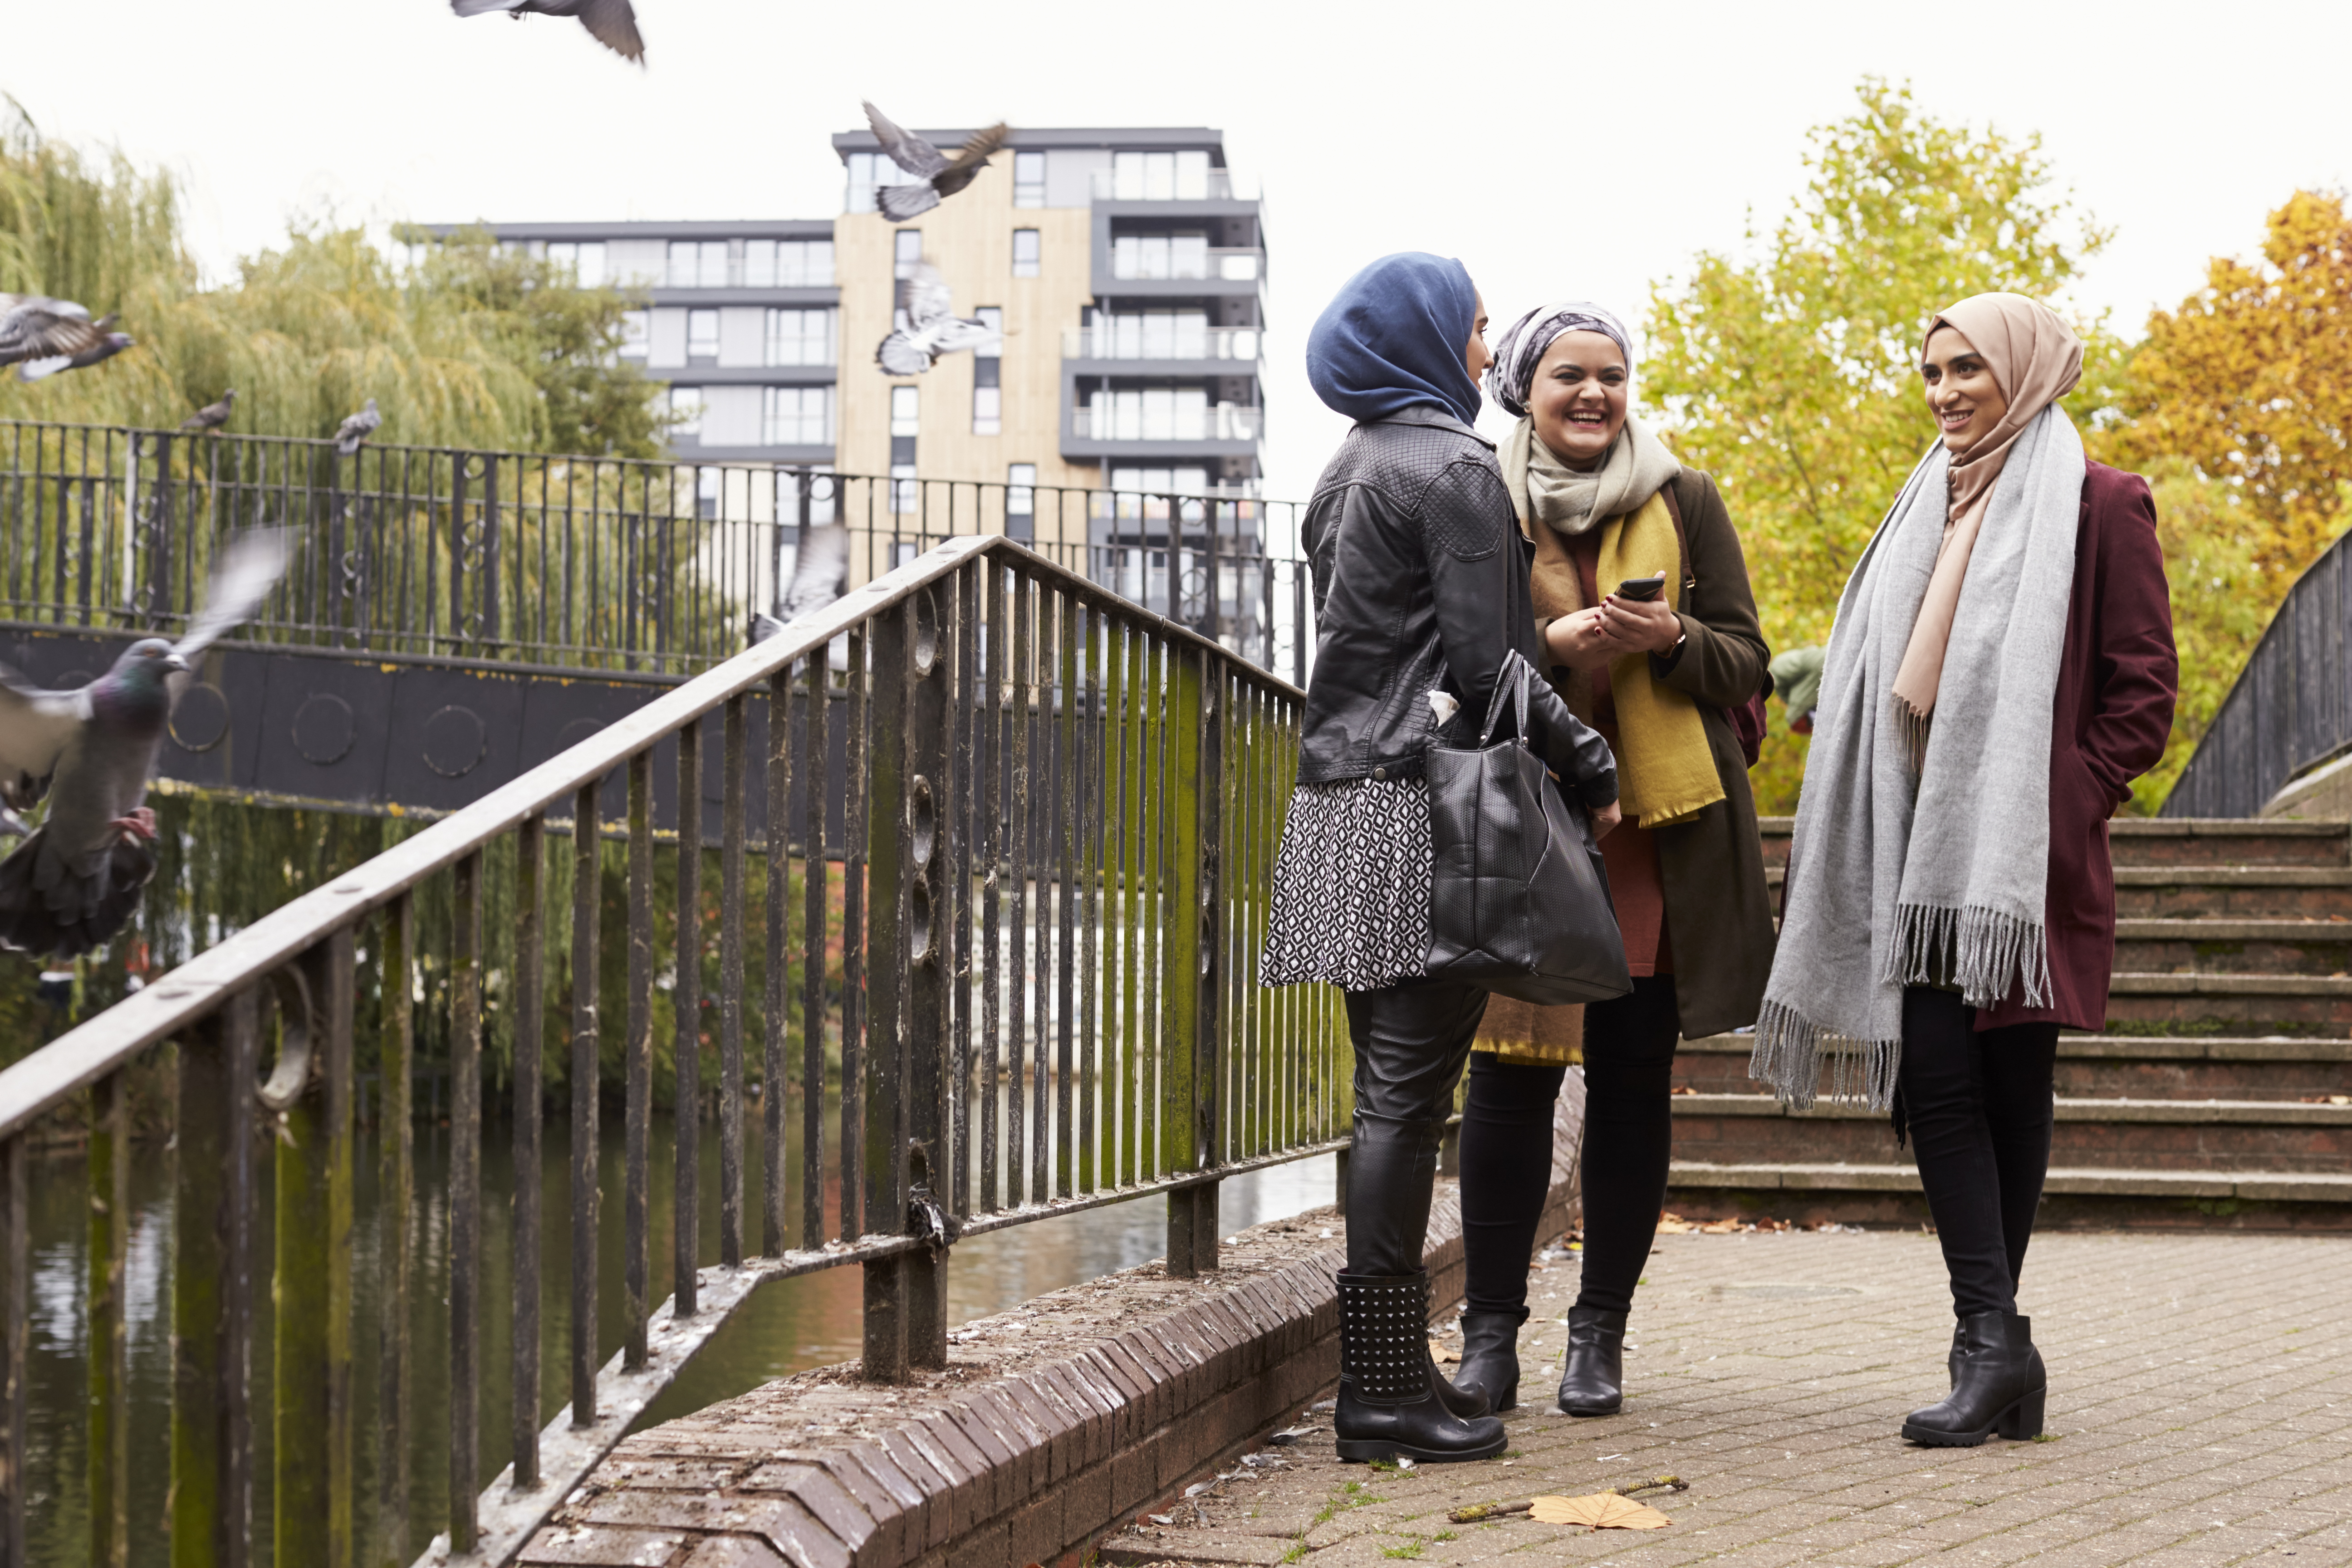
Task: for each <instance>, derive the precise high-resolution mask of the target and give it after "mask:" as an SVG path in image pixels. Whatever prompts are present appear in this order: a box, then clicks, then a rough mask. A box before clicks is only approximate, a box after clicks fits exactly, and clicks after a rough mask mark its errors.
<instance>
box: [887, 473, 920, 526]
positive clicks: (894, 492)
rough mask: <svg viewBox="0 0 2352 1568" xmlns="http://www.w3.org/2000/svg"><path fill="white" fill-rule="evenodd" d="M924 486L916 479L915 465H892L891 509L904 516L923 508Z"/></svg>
mask: <svg viewBox="0 0 2352 1568" xmlns="http://www.w3.org/2000/svg"><path fill="white" fill-rule="evenodd" d="M922 488H923V487H922V486H921V485H920V484H918V483H917V482H916V480H915V465H914V464H912V463H893V464H891V465H890V510H892V511H893V512H895V513H897V514H898V515H899V516H901V517H904V516H907V515H908V514H909V513H912V512H918V511H920V510H923V498H922V493H921V492H922Z"/></svg>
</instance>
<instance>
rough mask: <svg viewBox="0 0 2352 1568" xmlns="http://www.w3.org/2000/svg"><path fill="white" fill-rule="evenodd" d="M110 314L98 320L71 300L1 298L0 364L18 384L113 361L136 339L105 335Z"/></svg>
mask: <svg viewBox="0 0 2352 1568" xmlns="http://www.w3.org/2000/svg"><path fill="white" fill-rule="evenodd" d="M112 325H114V318H113V317H112V316H105V317H101V318H100V319H99V320H98V321H91V320H90V319H89V310H85V309H84V308H83V307H81V306H79V305H77V304H75V303H74V302H73V301H72V300H52V299H50V298H48V297H47V295H43V294H0V365H9V364H13V365H15V366H16V379H17V380H19V381H39V380H40V379H41V378H42V377H44V376H50V375H55V374H58V372H59V371H61V370H80V369H83V368H84V367H85V366H89V365H93V364H96V363H99V362H100V360H109V359H112V358H113V357H114V356H115V355H116V354H119V353H121V352H122V351H123V350H124V349H127V348H129V347H131V345H132V343H133V342H134V341H135V340H134V339H132V338H131V334H129V333H128V332H110V331H107V330H106V329H107V328H109V327H110V326H112Z"/></svg>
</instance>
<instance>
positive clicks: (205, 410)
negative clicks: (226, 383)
mask: <svg viewBox="0 0 2352 1568" xmlns="http://www.w3.org/2000/svg"><path fill="white" fill-rule="evenodd" d="M235 404H236V387H234V386H232V387H230V388H229V389H228V390H227V391H226V392H224V393H222V394H221V399H220V401H219V402H218V403H207V404H205V405H204V406H203V407H202V408H199V409H197V410H196V411H195V412H194V414H191V415H189V416H187V417H186V418H185V419H183V420H181V421H180V428H181V429H183V430H217V429H219V428H220V427H221V426H224V425H226V424H227V423H228V411H229V409H230V408H231V407H232V406H233V405H235Z"/></svg>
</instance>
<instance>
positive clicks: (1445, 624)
mask: <svg viewBox="0 0 2352 1568" xmlns="http://www.w3.org/2000/svg"><path fill="white" fill-rule="evenodd" d="M1305 532H1306V542H1307V554H1308V556H1309V558H1310V559H1311V560H1312V561H1313V563H1314V567H1315V612H1316V633H1317V644H1316V655H1315V674H1314V677H1313V679H1310V680H1309V681H1308V682H1307V721H1306V735H1305V738H1304V739H1303V741H1302V742H1301V743H1300V746H1299V762H1298V782H1299V783H1301V784H1330V783H1334V782H1336V781H1339V780H1341V779H1360V778H1410V777H1412V776H1414V775H1416V774H1418V773H1420V772H1421V755H1422V751H1423V748H1424V747H1426V746H1427V745H1428V744H1429V743H1430V742H1431V741H1433V740H1434V739H1436V738H1437V732H1438V726H1437V720H1436V716H1435V714H1434V713H1433V712H1432V710H1431V709H1430V706H1429V700H1428V697H1427V693H1428V692H1429V691H1430V690H1431V689H1432V688H1438V687H1442V688H1444V689H1445V690H1447V691H1450V692H1452V693H1453V694H1454V697H1455V698H1457V699H1458V700H1460V701H1461V704H1462V709H1461V712H1460V713H1459V714H1458V715H1457V716H1456V717H1455V719H1454V723H1453V725H1452V727H1451V729H1450V731H1448V737H1447V738H1448V739H1449V741H1450V742H1452V743H1454V744H1456V745H1465V744H1475V741H1476V737H1477V733H1478V729H1479V726H1480V724H1481V723H1482V722H1483V721H1484V720H1485V718H1486V705H1487V701H1488V699H1489V698H1490V697H1491V696H1492V695H1493V693H1494V690H1495V680H1496V674H1497V672H1498V670H1499V669H1500V668H1501V665H1502V662H1503V656H1504V655H1505V654H1506V653H1507V652H1508V651H1509V650H1511V649H1512V648H1517V649H1518V651H1519V652H1520V653H1521V654H1522V655H1524V656H1525V657H1526V658H1527V659H1528V662H1529V663H1530V664H1532V665H1534V666H1535V667H1536V668H1538V669H1541V668H1544V666H1545V664H1546V662H1547V661H1545V660H1542V659H1539V658H1538V657H1537V649H1536V627H1535V611H1534V607H1533V605H1531V603H1530V602H1529V599H1528V555H1527V553H1526V552H1527V549H1528V546H1527V544H1526V542H1525V541H1523V540H1522V539H1521V538H1520V536H1519V531H1518V527H1517V523H1516V522H1515V521H1513V513H1512V510H1511V497H1510V492H1509V491H1508V490H1507V489H1505V488H1504V485H1503V472H1502V469H1501V468H1498V467H1496V462H1495V453H1494V448H1493V446H1492V444H1491V443H1489V442H1488V441H1487V440H1486V437H1482V436H1480V435H1479V434H1478V433H1477V432H1476V431H1475V430H1473V429H1472V428H1471V427H1470V426H1467V425H1465V424H1463V423H1462V422H1461V421H1460V420H1458V419H1454V418H1453V417H1451V416H1448V415H1445V414H1442V413H1440V412H1438V411H1437V410H1436V409H1434V408H1425V407H1424V408H1409V409H1407V410H1405V411H1404V412H1403V413H1402V414H1398V415H1395V416H1391V417H1390V418H1387V419H1382V420H1378V421H1375V422H1373V423H1370V424H1364V425H1359V426H1356V427H1355V428H1354V429H1352V430H1350V431H1349V432H1348V438H1347V439H1346V440H1345V441H1344V442H1342V443H1341V444H1340V447H1339V454H1338V455H1337V456H1336V457H1334V458H1332V459H1331V462H1330V466H1329V467H1328V468H1325V469H1324V470H1323V477H1322V479H1320V480H1319V481H1318V483H1317V485H1316V487H1315V496H1314V499H1313V500H1311V501H1309V502H1308V503H1307V523H1306V530H1305ZM1532 684H1533V687H1534V690H1533V692H1532V693H1531V694H1530V695H1531V697H1532V699H1533V700H1532V701H1531V703H1530V705H1529V710H1528V741H1529V743H1530V744H1532V745H1533V746H1534V747H1535V749H1536V750H1537V751H1538V752H1540V753H1541V754H1542V756H1543V759H1544V762H1545V764H1546V765H1547V766H1549V768H1550V769H1551V771H1552V772H1553V773H1556V774H1557V775H1559V779H1560V780H1561V782H1562V783H1563V784H1566V785H1568V786H1569V788H1570V791H1571V792H1572V793H1573V794H1574V795H1575V797H1576V798H1577V799H1579V800H1580V801H1582V802H1583V803H1584V804H1585V805H1588V806H1600V805H1608V804H1609V803H1610V802H1612V801H1613V800H1615V799H1616V798H1617V763H1616V759H1615V758H1614V757H1612V755H1611V754H1610V752H1609V744H1608V742H1605V741H1603V740H1602V739H1601V737H1600V735H1599V734H1597V733H1596V732H1595V731H1592V730H1591V729H1590V728H1589V727H1587V726H1586V725H1585V724H1584V723H1582V722H1581V721H1579V720H1578V719H1577V718H1576V716H1575V715H1574V714H1572V713H1570V711H1569V710H1568V705H1567V704H1566V703H1564V702H1562V701H1561V700H1559V694H1558V693H1556V692H1554V691H1553V690H1552V689H1551V688H1550V686H1549V683H1548V682H1546V681H1543V680H1540V679H1539V680H1537V681H1535V682H1533V683H1532Z"/></svg>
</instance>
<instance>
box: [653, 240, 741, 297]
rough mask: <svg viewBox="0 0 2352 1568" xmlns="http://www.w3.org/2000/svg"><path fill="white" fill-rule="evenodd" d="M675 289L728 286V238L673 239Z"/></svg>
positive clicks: (672, 280) (671, 276)
mask: <svg viewBox="0 0 2352 1568" xmlns="http://www.w3.org/2000/svg"><path fill="white" fill-rule="evenodd" d="M667 282H668V285H669V287H670V288H672V289H724V288H726V287H727V242H726V241H725V240H723V239H705V240H691V239H673V240H671V241H670V242H669V274H668V279H667Z"/></svg>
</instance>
